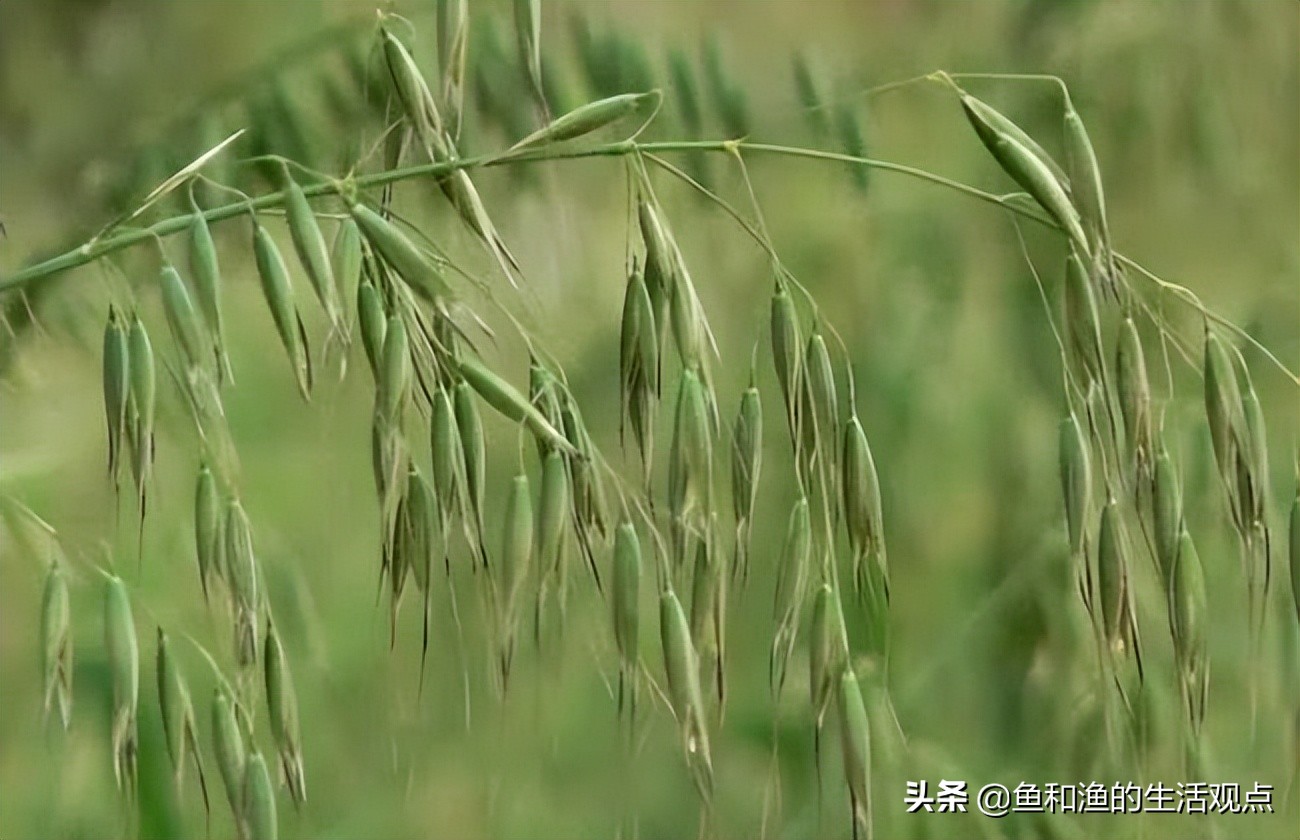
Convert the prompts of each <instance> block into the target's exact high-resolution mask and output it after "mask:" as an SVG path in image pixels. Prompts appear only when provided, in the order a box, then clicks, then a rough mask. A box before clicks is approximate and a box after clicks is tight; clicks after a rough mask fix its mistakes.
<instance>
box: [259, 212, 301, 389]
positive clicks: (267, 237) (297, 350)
mask: <svg viewBox="0 0 1300 840" xmlns="http://www.w3.org/2000/svg"><path fill="white" fill-rule="evenodd" d="M253 255H254V257H255V258H256V259H255V261H256V263H257V274H258V276H259V277H260V278H261V281H262V294H263V295H264V296H265V297H266V303H267V306H268V308H269V309H270V311H271V320H272V321H274V322H275V330H276V332H277V333H278V334H279V336H280V343H281V344H283V345H284V350H285V352H286V353H287V354H288V356H289V364H290V366H291V367H292V368H293V375H294V380H295V381H296V382H297V383H298V392H299V393H300V394H302V398H303V399H304V400H310V399H311V388H312V365H311V349H310V347H308V344H307V330H306V329H305V328H304V327H303V324H302V317H301V316H300V315H299V314H298V308H297V306H296V305H295V304H294V302H293V286H292V285H291V283H290V281H289V269H288V267H286V266H285V264H284V257H282V256H281V255H280V249H279V248H278V247H277V246H276V244H275V240H274V239H272V238H271V234H270V233H269V232H268V231H267V229H266V228H264V227H262V225H261V224H259V223H258V221H257V219H256V218H255V219H254V220H253Z"/></svg>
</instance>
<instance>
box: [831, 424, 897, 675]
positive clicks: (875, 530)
mask: <svg viewBox="0 0 1300 840" xmlns="http://www.w3.org/2000/svg"><path fill="white" fill-rule="evenodd" d="M842 458H843V461H842V467H843V468H842V477H841V485H842V488H841V489H842V498H843V505H844V507H843V510H844V530H845V532H846V533H847V534H848V538H849V550H850V552H851V557H852V569H853V589H854V592H855V593H856V595H857V596H858V599H859V601H860V602H861V603H862V605H863V607H864V608H865V609H866V613H867V618H868V621H869V623H870V626H871V627H872V630H873V632H872V633H871V639H872V644H873V648H874V649H875V650H876V651H877V652H883V651H884V647H885V644H884V642H885V633H886V631H887V629H888V611H889V562H888V559H887V554H886V551H885V529H884V515H883V513H882V511H881V500H880V478H879V476H878V475H877V473H876V462H875V458H873V457H872V454H871V445H870V444H869V443H868V442H867V434H866V432H865V431H864V430H863V428H862V422H861V421H860V420H859V419H858V413H857V409H856V407H853V408H852V409H851V413H850V414H849V420H848V422H847V423H846V424H845V425H844V445H843V454H842Z"/></svg>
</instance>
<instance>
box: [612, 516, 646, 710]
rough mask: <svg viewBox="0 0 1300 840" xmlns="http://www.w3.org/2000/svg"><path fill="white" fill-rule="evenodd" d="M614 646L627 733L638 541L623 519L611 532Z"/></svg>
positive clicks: (634, 661) (635, 665) (633, 693)
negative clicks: (616, 650) (612, 549)
mask: <svg viewBox="0 0 1300 840" xmlns="http://www.w3.org/2000/svg"><path fill="white" fill-rule="evenodd" d="M612 585H613V593H612V601H613V616H614V643H615V645H616V647H617V648H618V662H619V667H618V711H619V715H620V716H621V715H622V714H623V713H624V711H626V713H627V719H628V723H629V727H628V731H629V735H630V734H631V729H632V726H631V724H633V723H635V721H636V699H637V685H638V675H639V673H640V654H639V652H638V650H639V644H640V642H639V639H640V625H641V541H640V539H639V538H638V537H637V533H636V528H635V526H633V524H632V523H631V522H629V521H627V520H624V521H623V522H621V523H619V526H618V527H617V528H616V529H615V531H614V582H613V584H612Z"/></svg>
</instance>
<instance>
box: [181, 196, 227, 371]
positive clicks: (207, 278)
mask: <svg viewBox="0 0 1300 840" xmlns="http://www.w3.org/2000/svg"><path fill="white" fill-rule="evenodd" d="M193 210H194V215H193V219H192V220H191V221H190V228H189V246H190V247H189V268H190V276H191V277H192V278H193V280H194V291H195V298H197V300H198V305H199V312H201V313H202V315H203V321H204V324H205V325H206V326H207V331H208V337H209V338H210V339H211V341H212V351H213V353H214V354H215V356H216V363H217V376H218V379H219V381H220V382H230V381H233V379H234V375H233V373H232V371H231V367H230V357H229V356H227V355H226V328H225V322H224V320H223V318H222V314H221V268H220V265H219V263H218V262H217V245H216V242H214V241H213V239H212V231H211V229H210V228H209V227H208V221H207V219H206V218H205V217H204V216H203V214H202V212H200V210H199V208H198V206H197V205H195V206H194V208H193Z"/></svg>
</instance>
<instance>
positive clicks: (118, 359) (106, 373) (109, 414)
mask: <svg viewBox="0 0 1300 840" xmlns="http://www.w3.org/2000/svg"><path fill="white" fill-rule="evenodd" d="M102 379H103V390H104V417H105V419H106V421H107V423H108V476H109V478H110V479H111V480H112V482H113V490H114V492H116V491H117V487H118V475H119V473H120V471H121V464H122V453H123V451H124V450H123V447H124V446H126V444H127V441H128V438H127V434H128V428H129V427H128V418H129V414H128V413H127V403H128V400H129V398H130V397H129V394H130V389H131V359H130V354H129V350H128V346H127V327H126V324H125V323H124V322H123V316H121V315H120V314H119V313H118V310H117V307H116V306H113V305H112V304H110V305H109V307H108V321H107V323H106V324H105V325H104V351H103V376H102Z"/></svg>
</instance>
